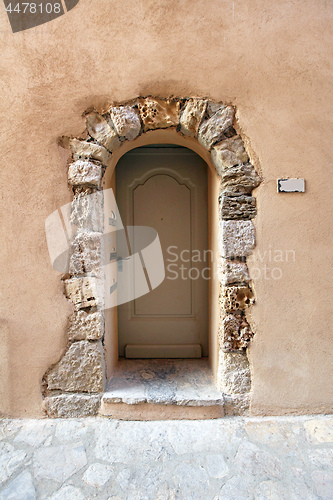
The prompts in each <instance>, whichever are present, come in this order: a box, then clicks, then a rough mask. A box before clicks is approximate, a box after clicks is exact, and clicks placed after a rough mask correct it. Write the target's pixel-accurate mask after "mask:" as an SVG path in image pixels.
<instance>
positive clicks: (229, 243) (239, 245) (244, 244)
mask: <svg viewBox="0 0 333 500" xmlns="http://www.w3.org/2000/svg"><path fill="white" fill-rule="evenodd" d="M218 240H219V251H220V255H221V257H225V258H229V259H237V257H247V256H248V255H250V254H251V253H252V251H253V249H254V247H255V229H254V226H253V223H252V221H250V220H220V223H219V235H218Z"/></svg>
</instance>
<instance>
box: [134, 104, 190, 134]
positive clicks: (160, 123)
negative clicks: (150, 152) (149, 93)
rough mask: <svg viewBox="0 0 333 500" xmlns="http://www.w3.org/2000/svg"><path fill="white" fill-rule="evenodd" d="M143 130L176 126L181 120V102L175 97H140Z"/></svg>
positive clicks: (139, 106) (139, 107) (139, 105)
mask: <svg viewBox="0 0 333 500" xmlns="http://www.w3.org/2000/svg"><path fill="white" fill-rule="evenodd" d="M137 102H138V109H139V113H140V117H141V121H142V123H143V130H144V131H145V132H146V131H147V130H154V129H157V128H168V127H176V126H177V125H178V122H179V110H180V102H179V101H177V100H174V99H165V100H164V99H153V98H152V97H147V98H146V99H138V101H137Z"/></svg>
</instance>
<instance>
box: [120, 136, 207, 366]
mask: <svg viewBox="0 0 333 500" xmlns="http://www.w3.org/2000/svg"><path fill="white" fill-rule="evenodd" d="M115 177H116V179H115V182H116V199H117V205H118V209H119V212H120V216H121V219H122V224H123V225H124V226H125V227H137V226H139V227H142V226H144V227H147V226H148V227H151V228H153V229H154V230H155V231H156V232H157V234H158V236H159V241H160V244H161V248H162V252H163V259H164V267H165V278H164V280H163V282H162V283H161V284H160V285H159V286H158V287H157V288H154V289H153V287H152V286H151V284H150V277H149V273H147V269H146V267H145V264H144V272H145V274H146V279H147V281H148V284H149V285H150V286H149V288H150V291H149V293H146V294H144V295H142V296H140V297H138V298H136V299H134V300H132V301H130V302H126V303H124V304H121V305H119V306H118V338H119V341H118V346H119V356H120V357H126V358H200V357H202V356H204V357H205V356H208V350H209V347H208V281H209V278H210V276H209V262H207V259H208V258H209V252H208V251H207V249H208V207H207V202H208V199H207V189H208V188H207V165H206V163H205V162H204V161H203V160H202V158H201V157H199V156H198V155H197V154H196V153H194V152H193V151H191V150H189V149H187V148H184V147H181V146H177V145H171V144H160V145H156V144H155V145H154V144H153V145H150V146H145V147H140V148H135V149H133V150H132V151H130V152H128V153H127V154H125V155H124V156H122V158H121V159H120V160H119V162H118V163H117V166H116V169H115ZM127 243H128V238H127V239H126V238H120V241H119V242H117V258H118V263H119V265H118V277H119V275H121V273H122V272H123V266H124V265H126V263H127V261H126V258H128V256H129V254H130V251H129V250H128V246H127ZM133 243H134V246H135V242H133ZM135 251H136V249H135V248H132V253H135ZM149 258H150V259H154V257H153V256H149ZM139 265H140V266H141V263H140V264H139ZM119 283H120V284H121V283H122V281H121V280H119V279H118V290H119ZM120 286H121V285H120ZM123 286H126V283H123ZM120 293H121V290H120Z"/></svg>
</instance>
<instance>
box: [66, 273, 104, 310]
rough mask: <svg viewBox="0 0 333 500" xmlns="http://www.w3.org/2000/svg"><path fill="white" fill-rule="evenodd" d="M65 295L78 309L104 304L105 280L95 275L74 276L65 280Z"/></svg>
mask: <svg viewBox="0 0 333 500" xmlns="http://www.w3.org/2000/svg"><path fill="white" fill-rule="evenodd" d="M65 295H66V297H67V298H68V299H69V300H71V301H72V302H73V304H74V305H75V308H76V309H83V308H85V307H97V306H99V307H101V306H103V301H104V300H103V299H104V293H103V282H102V280H101V279H98V278H94V277H89V278H88V277H87V278H72V279H69V280H66V281H65Z"/></svg>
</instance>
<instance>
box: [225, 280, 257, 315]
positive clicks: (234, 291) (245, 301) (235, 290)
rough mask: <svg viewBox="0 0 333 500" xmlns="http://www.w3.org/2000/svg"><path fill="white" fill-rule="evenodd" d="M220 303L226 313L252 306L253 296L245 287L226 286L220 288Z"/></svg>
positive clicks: (247, 287)
mask: <svg viewBox="0 0 333 500" xmlns="http://www.w3.org/2000/svg"><path fill="white" fill-rule="evenodd" d="M220 303H221V306H222V307H223V309H224V310H225V311H227V312H232V311H237V310H239V309H245V308H246V307H249V306H251V305H252V304H254V295H253V293H252V290H251V289H250V288H249V286H247V285H228V286H223V287H221V293H220Z"/></svg>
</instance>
